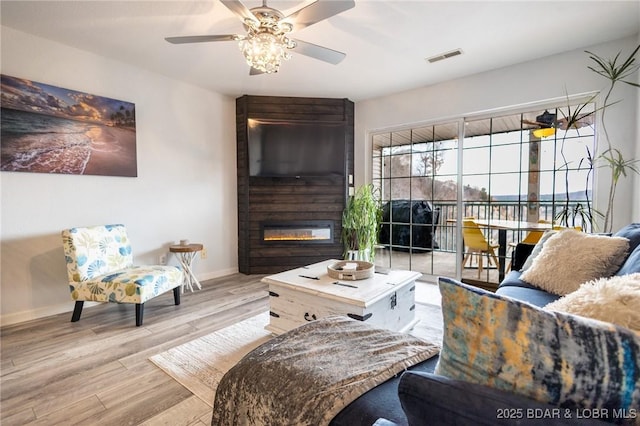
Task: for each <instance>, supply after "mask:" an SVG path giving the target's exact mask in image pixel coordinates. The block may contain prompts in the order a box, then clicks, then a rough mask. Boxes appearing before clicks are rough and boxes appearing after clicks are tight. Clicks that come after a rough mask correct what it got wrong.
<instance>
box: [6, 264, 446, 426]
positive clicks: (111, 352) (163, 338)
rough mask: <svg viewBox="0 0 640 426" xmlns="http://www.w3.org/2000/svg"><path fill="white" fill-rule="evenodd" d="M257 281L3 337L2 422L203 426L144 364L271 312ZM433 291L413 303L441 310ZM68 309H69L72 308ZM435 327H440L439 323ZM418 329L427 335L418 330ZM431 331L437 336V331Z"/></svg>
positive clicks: (207, 286) (94, 311) (212, 284)
mask: <svg viewBox="0 0 640 426" xmlns="http://www.w3.org/2000/svg"><path fill="white" fill-rule="evenodd" d="M262 277H263V276H262V275H251V276H247V275H243V274H235V275H231V276H227V277H223V278H218V279H214V280H209V281H205V282H203V283H202V284H203V289H202V290H198V291H196V292H194V293H190V292H188V291H187V292H185V293H184V294H183V295H182V303H181V304H180V305H179V306H175V305H174V304H173V293H172V292H168V293H166V294H164V295H161V296H159V297H157V298H155V299H152V300H150V301H149V302H147V303H146V304H145V312H144V323H143V325H142V326H141V327H136V326H135V312H134V305H116V304H103V305H99V306H94V307H88V308H85V309H84V312H83V313H82V317H81V319H80V321H78V322H75V323H72V322H70V319H71V312H69V313H65V314H60V315H55V316H51V317H48V318H43V319H38V320H34V321H29V322H25V323H20V324H15V325H9V326H6V327H3V328H2V329H0V335H1V340H0V344H1V347H0V350H1V361H2V363H1V365H0V423H1V424H2V425H3V426H9V425H74V424H79V425H98V424H99V425H101V426H102V425H118V426H120V425H171V426H180V425H198V426H203V425H209V424H210V423H211V412H212V410H211V408H210V407H209V406H208V405H206V404H205V403H204V402H202V401H201V400H200V399H199V398H197V397H196V396H194V395H193V394H192V393H191V392H189V391H188V390H187V389H186V388H184V387H183V386H182V385H180V384H179V383H178V382H176V381H175V380H173V379H172V378H171V377H169V376H168V375H167V374H166V373H164V372H163V371H162V370H160V369H159V368H158V367H156V366H155V365H154V364H153V363H151V361H149V359H148V358H149V357H150V356H152V355H155V354H157V353H159V352H162V351H165V350H167V349H169V348H172V347H174V346H177V345H180V344H182V343H185V342H188V341H191V340H193V339H196V338H198V337H201V336H203V335H205V334H209V333H212V332H214V331H216V330H218V329H221V328H224V327H226V326H228V325H230V324H233V323H235V322H238V321H241V320H243V319H245V318H248V317H251V316H253V315H256V314H258V313H260V312H264V311H265V310H266V309H268V305H269V301H268V292H267V286H266V285H265V284H263V283H261V282H260V279H261V278H262ZM439 298H440V294H439V292H438V289H437V287H436V286H434V285H432V284H426V283H418V285H417V286H416V301H417V302H421V303H427V304H435V305H438V304H439V303H440V300H439ZM72 306H73V302H72V301H71V300H70V301H69V308H70V309H71V307H72ZM436 322H437V321H436ZM417 327H425V328H430V327H431V328H433V324H427V323H422V322H421V323H419V324H418V326H417ZM441 327H442V325H441V321H440V324H436V325H435V328H436V332H435V334H439V332H438V331H437V330H438V329H440V330H441Z"/></svg>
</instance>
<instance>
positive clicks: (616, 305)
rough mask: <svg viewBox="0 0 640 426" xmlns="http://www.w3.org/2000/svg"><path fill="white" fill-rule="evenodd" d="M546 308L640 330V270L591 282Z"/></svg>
mask: <svg viewBox="0 0 640 426" xmlns="http://www.w3.org/2000/svg"><path fill="white" fill-rule="evenodd" d="M544 309H546V310H550V311H558V312H566V313H568V314H574V315H580V316H583V317H588V318H593V319H597V320H600V321H606V322H611V323H614V324H616V325H620V326H622V327H625V328H628V329H630V330H633V331H635V332H638V333H640V273H635V274H629V275H620V276H614V277H611V278H600V279H599V280H595V281H589V282H588V283H584V284H582V285H581V286H580V288H579V289H578V290H576V291H574V292H573V293H571V294H568V295H566V296H563V297H561V298H560V299H558V300H556V301H555V302H553V303H550V304H548V305H547V306H545V307H544Z"/></svg>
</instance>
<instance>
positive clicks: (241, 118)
mask: <svg viewBox="0 0 640 426" xmlns="http://www.w3.org/2000/svg"><path fill="white" fill-rule="evenodd" d="M250 118H254V119H274V120H288V121H307V122H308V121H327V122H333V123H335V122H344V123H345V125H346V126H345V127H346V129H347V130H346V134H345V176H344V177H335V176H326V177H324V176H323V177H300V178H295V177H257V176H249V158H248V131H247V120H248V119H250ZM353 120H354V105H353V102H351V101H350V100H348V99H327V98H294V97H272V96H248V95H245V96H242V97H240V98H237V99H236V135H237V161H238V266H239V270H240V272H242V273H245V274H267V273H276V272H281V271H284V270H287V269H291V268H295V267H298V266H303V265H308V264H310V263H314V262H319V261H322V260H326V259H329V258H336V259H340V258H341V257H342V245H341V244H340V233H341V232H342V227H341V224H342V211H343V209H344V206H345V203H346V200H347V197H348V191H349V185H348V178H349V175H353V168H354V162H353V151H354V141H353V138H354V136H353ZM287 220H292V221H304V220H332V221H333V222H334V235H333V242H332V243H331V244H304V243H300V244H291V243H287V244H281V245H279V244H273V243H270V244H263V243H262V242H261V237H260V224H261V223H262V222H266V221H277V222H283V221H287Z"/></svg>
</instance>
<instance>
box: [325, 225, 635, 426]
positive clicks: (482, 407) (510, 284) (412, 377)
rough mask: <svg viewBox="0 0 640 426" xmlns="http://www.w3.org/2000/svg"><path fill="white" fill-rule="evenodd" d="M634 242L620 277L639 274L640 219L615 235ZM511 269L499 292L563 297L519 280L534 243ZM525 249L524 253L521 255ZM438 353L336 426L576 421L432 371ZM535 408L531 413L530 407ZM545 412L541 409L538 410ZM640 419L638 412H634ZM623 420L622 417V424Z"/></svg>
mask: <svg viewBox="0 0 640 426" xmlns="http://www.w3.org/2000/svg"><path fill="white" fill-rule="evenodd" d="M615 235H616V236H621V237H625V238H628V239H629V241H630V244H629V246H630V248H629V253H630V254H629V255H628V257H627V259H626V261H625V262H624V264H623V265H622V267H621V268H620V270H619V271H618V272H617V275H625V274H631V273H635V272H640V223H633V224H630V225H628V226H626V227H624V228H623V229H621V230H620V231H619V232H617V233H616V234H615ZM518 251H519V253H517V255H519V256H520V257H521V259H514V261H515V263H514V268H513V269H514V270H512V271H511V272H510V273H509V274H508V275H507V276H506V277H505V279H504V280H503V282H502V283H501V284H500V286H499V288H498V290H497V291H496V293H497V294H499V295H502V296H508V297H510V298H514V299H518V300H521V301H525V302H528V303H530V304H532V305H535V306H540V307H542V306H545V305H547V304H548V303H550V302H552V301H554V300H556V299H558V298H559V296H557V295H553V294H550V293H547V292H545V291H543V290H540V289H538V288H535V287H533V286H531V285H530V284H528V283H526V282H524V281H522V280H520V279H519V278H520V275H521V272H520V271H518V270H517V269H519V267H518V265H521V264H522V258H525V257H526V255H527V254H528V253H530V252H531V247H529V248H526V247H522V248H519V249H518ZM523 253H524V255H523ZM437 363H438V357H434V358H431V359H429V360H427V361H424V362H422V363H420V364H417V365H415V366H413V367H412V368H410V369H409V370H408V371H406V372H404V373H403V374H402V375H401V376H398V377H395V378H393V379H390V380H388V381H387V382H385V383H383V384H381V385H379V386H377V387H376V388H374V389H372V390H370V391H369V392H367V393H365V394H364V395H362V396H361V397H360V398H358V399H357V400H355V401H354V402H352V403H351V404H350V405H349V406H347V407H346V408H345V409H343V410H342V411H341V412H340V413H339V414H338V415H337V416H336V417H335V418H334V419H333V420H332V422H331V423H330V424H331V425H332V426H347V425H348V426H354V425H372V424H376V425H378V426H384V425H410V426H417V425H431V424H433V425H448V424H455V425H499V424H505V425H507V424H508V425H512V424H520V423H522V424H541V425H542V424H544V425H549V424H559V425H562V424H574V425H575V424H578V423H576V421H577V419H575V418H574V419H564V418H549V417H548V416H547V417H545V416H543V415H540V416H535V415H534V416H527V417H526V418H524V417H522V416H521V415H522V414H523V413H534V414H535V413H542V414H544V413H553V411H545V410H557V407H555V406H552V405H548V404H544V403H540V402H537V401H534V400H532V399H529V398H527V397H525V396H521V395H516V394H513V393H508V392H504V391H500V390H497V389H494V388H490V387H487V386H483V385H477V384H473V383H468V382H464V381H460V380H453V379H450V378H447V377H443V376H439V375H437V374H434V369H435V367H436V364H437ZM527 410H532V411H527ZM536 410H541V411H536ZM631 414H632V415H633V416H638V417H640V413H635V412H634V413H631ZM624 420H625V419H620V421H621V422H623V421H624ZM626 420H628V419H626ZM579 424H581V425H590V424H594V425H595V424H609V423H604V422H603V421H602V420H600V419H598V418H583V419H580V421H579Z"/></svg>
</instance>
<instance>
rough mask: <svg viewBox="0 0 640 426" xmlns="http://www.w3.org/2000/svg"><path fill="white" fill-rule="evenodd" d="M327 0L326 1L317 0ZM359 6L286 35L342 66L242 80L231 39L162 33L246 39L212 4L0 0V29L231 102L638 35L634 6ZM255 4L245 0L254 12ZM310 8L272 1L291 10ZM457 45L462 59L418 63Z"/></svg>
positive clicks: (347, 89)
mask: <svg viewBox="0 0 640 426" xmlns="http://www.w3.org/2000/svg"><path fill="white" fill-rule="evenodd" d="M319 1H331V0H319ZM355 1H356V6H355V7H354V8H352V9H350V10H347V11H346V12H343V13H342V14H340V15H337V16H334V17H332V18H330V19H328V20H326V21H322V22H320V23H317V24H315V25H313V26H310V27H307V28H305V29H303V30H301V31H299V32H295V33H294V34H293V37H295V38H299V39H301V40H304V41H307V42H310V43H314V44H318V45H321V46H325V47H328V48H331V49H334V50H339V51H342V52H345V53H346V54H347V57H346V59H345V60H344V61H343V62H342V63H340V64H338V65H331V64H327V63H324V62H321V61H318V60H315V59H312V58H309V57H306V56H302V55H296V54H295V53H294V54H293V55H292V56H293V57H292V58H291V60H289V61H287V62H284V63H283V64H282V66H281V68H280V72H279V73H277V74H271V75H267V74H264V75H256V76H249V68H248V66H247V65H246V63H245V62H244V59H243V57H242V54H241V53H240V51H239V50H238V47H237V43H236V42H214V43H198V44H190V45H172V44H169V43H167V42H166V41H165V40H164V37H168V36H182V35H202V34H234V33H239V34H243V33H244V29H243V26H242V24H241V22H240V20H239V19H238V18H237V17H236V16H235V15H234V14H233V13H232V12H231V11H229V10H228V9H227V8H226V7H225V6H224V5H222V4H221V3H220V2H219V1H218V0H206V1H186V0H183V1H169V0H156V1H134V0H129V1H95V0H84V1H51V0H49V1H25V0H20V1H6V0H2V1H1V3H0V13H1V22H2V25H5V26H7V27H11V28H14V29H17V30H20V31H23V32H27V33H30V34H34V35H37V36H41V37H44V38H47V39H50V40H54V41H57V42H60V43H63V44H66V45H69V46H73V47H76V48H78V49H82V50H86V51H90V52H94V53H96V54H98V55H101V56H104V57H108V58H113V59H116V60H119V61H122V62H125V63H129V64H133V65H136V66H138V67H141V68H145V69H148V70H151V71H154V72H157V73H160V74H163V75H166V76H169V77H172V78H176V79H180V80H184V81H186V82H190V83H193V84H195V85H198V86H202V87H205V88H209V89H212V90H215V91H216V92H220V93H223V94H227V95H230V96H233V97H236V96H240V95H242V94H252V95H274V96H311V97H337V98H344V97H346V98H350V99H352V100H354V101H359V100H363V99H368V98H373V97H377V96H381V95H385V94H389V93H395V92H399V91H403V90H407V89H412V88H415V87H421V86H427V85H431V84H435V83H438V82H442V81H445V80H450V79H452V78H457V77H462V76H465V75H470V74H475V73H478V72H483V71H488V70H492V69H496V68H501V67H504V66H508V65H511V64H515V63H521V62H525V61H528V60H532V59H536V58H540V57H544V56H548V55H552V54H557V53H561V52H564V51H568V50H573V49H577V48H584V47H588V46H591V45H594V44H598V43H600V42H605V41H610V40H615V39H619V38H622V37H626V36H630V35H633V34H636V33H638V31H640V0H633V1H562V0H556V1H535V0H529V1H426V0H423V1H417V0H414V1H390V0H387V1H382V0H355ZM261 3H262V2H261V1H260V0H246V1H244V4H245V5H246V6H247V7H249V8H251V7H255V6H259V5H261ZM308 3H309V1H294V0H288V1H285V0H273V1H269V2H268V5H269V6H271V7H274V8H276V9H279V10H281V11H283V13H285V15H287V14H288V13H290V12H292V11H294V10H297V9H298V8H299V7H301V6H302V5H305V4H308ZM457 48H460V49H462V51H463V54H462V55H460V56H457V57H454V58H451V59H447V60H445V61H441V62H436V63H433V64H430V63H428V62H427V61H426V60H425V58H427V57H431V56H435V55H438V54H441V53H444V52H448V51H451V50H453V49H457Z"/></svg>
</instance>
